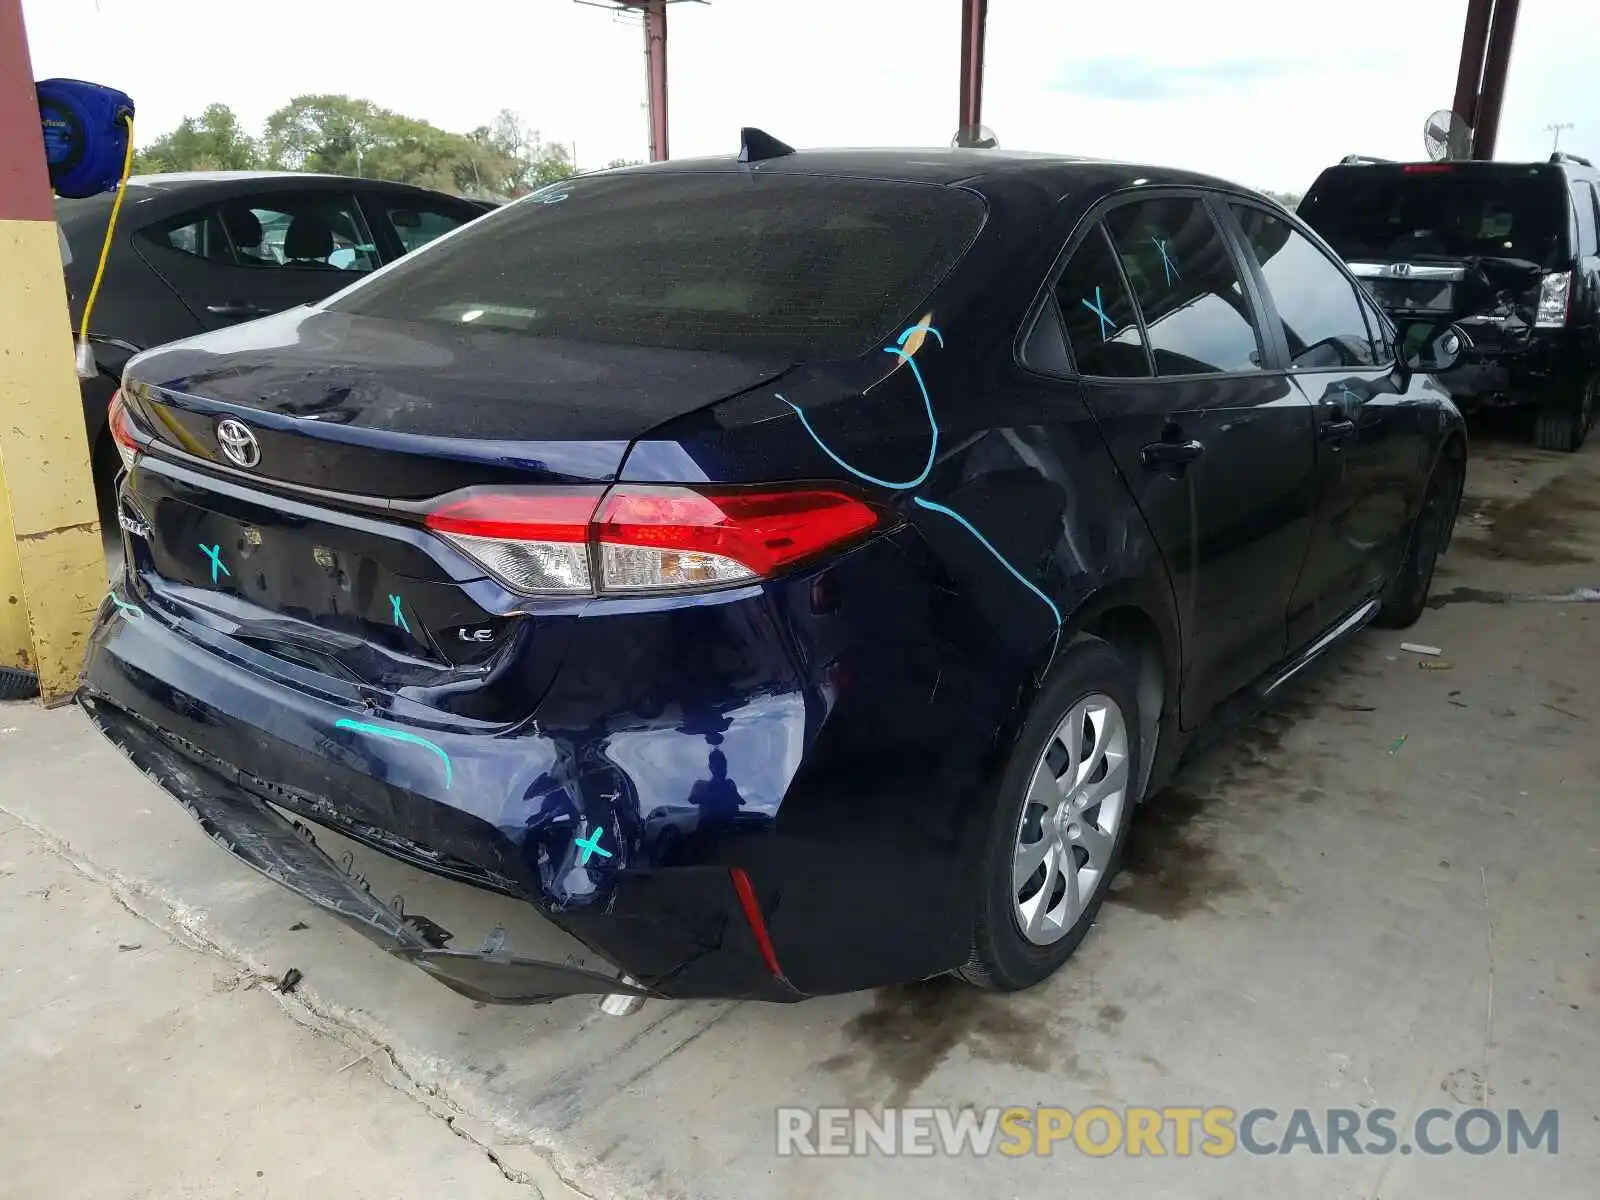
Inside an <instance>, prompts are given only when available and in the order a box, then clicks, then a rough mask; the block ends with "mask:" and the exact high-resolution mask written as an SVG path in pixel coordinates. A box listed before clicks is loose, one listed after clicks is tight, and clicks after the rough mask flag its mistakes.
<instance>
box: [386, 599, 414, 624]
mask: <svg viewBox="0 0 1600 1200" xmlns="http://www.w3.org/2000/svg"><path fill="white" fill-rule="evenodd" d="M389 607H390V608H392V609H394V623H395V624H396V625H398V626H400V628H401V629H403V630H405V631H406V632H407V633H410V632H411V626H409V625H407V624H406V615H405V613H403V612H401V611H400V597H399V596H395V595H391V596H390V597H389Z"/></svg>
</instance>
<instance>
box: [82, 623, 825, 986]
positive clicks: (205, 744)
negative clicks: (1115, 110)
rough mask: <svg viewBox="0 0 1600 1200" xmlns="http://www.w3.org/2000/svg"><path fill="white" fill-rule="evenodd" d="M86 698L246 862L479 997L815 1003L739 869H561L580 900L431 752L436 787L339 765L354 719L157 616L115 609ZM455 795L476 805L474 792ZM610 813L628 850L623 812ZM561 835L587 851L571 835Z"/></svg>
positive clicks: (101, 724)
mask: <svg viewBox="0 0 1600 1200" xmlns="http://www.w3.org/2000/svg"><path fill="white" fill-rule="evenodd" d="M123 604H124V606H127V604H126V602H123ZM179 679H181V680H182V682H183V688H182V690H180V689H179V688H178V687H177V686H175V684H174V682H173V681H174V680H179ZM79 703H80V704H81V706H82V707H83V708H84V710H85V711H86V712H87V713H88V715H89V716H90V718H91V720H92V721H93V722H94V724H95V725H96V727H97V728H98V729H99V730H100V731H101V732H102V733H103V734H104V735H105V736H106V737H107V738H108V739H109V740H110V741H111V742H112V743H113V744H115V745H116V746H117V747H118V748H119V749H121V750H122V751H123V752H124V753H125V754H126V755H127V756H128V757H129V758H131V759H132V760H133V761H134V763H135V764H136V765H137V766H139V767H140V768H141V769H142V770H143V771H144V772H145V773H146V774H147V775H149V776H150V777H151V778H152V779H153V780H154V781H155V782H157V783H158V784H160V785H161V786H162V787H163V788H164V789H165V790H166V791H167V792H169V793H170V794H171V795H172V796H173V797H174V798H175V799H177V800H178V801H179V802H180V803H181V804H183V806H184V807H185V808H186V809H187V810H188V811H189V813H190V814H191V815H192V816H194V817H195V818H196V819H197V820H198V821H199V822H200V824H201V825H202V827H203V828H204V829H205V830H206V832H207V833H208V834H209V835H210V836H211V837H212V838H213V839H214V840H215V841H216V842H217V843H218V844H219V845H220V846H222V847H223V848H224V849H225V850H227V851H228V852H229V853H230V854H232V855H233V856H234V857H236V858H238V859H240V860H241V861H242V862H244V863H246V864H247V865H249V866H251V867H253V868H254V869H255V870H257V871H259V872H261V873H262V874H264V875H266V876H267V877H268V878H269V879H272V880H273V881H274V882H276V883H278V884H280V885H282V886H284V887H286V888H288V889H289V890H291V891H293V892H295V893H297V894H298V895H300V896H303V897H304V898H305V899H307V900H309V901H310V902H311V903H312V904H314V905H316V906H317V907H318V908H320V909H322V910H323V911H325V912H327V913H328V914H329V915H331V916H334V917H337V918H338V919H339V920H340V921H341V922H343V923H344V924H347V925H349V926H350V927H351V928H353V929H355V930H357V931H359V932H360V933H362V934H363V935H364V936H366V937H367V938H369V939H371V940H372V941H374V942H376V943H377V944H378V945H379V946H381V947H382V948H383V949H384V950H386V951H388V952H389V953H391V954H394V955H395V956H397V957H399V958H401V959H404V960H405V961H407V962H410V963H412V964H413V965H415V966H417V967H418V968H420V969H422V970H423V971H426V972H427V973H429V974H430V975H432V976H434V977H435V978H436V979H437V980H438V981H439V982H441V983H443V984H445V985H446V986H448V987H450V988H452V989H454V990H455V991H458V992H460V993H462V994H464V995H467V996H470V997H472V998H473V999H475V1000H481V1001H485V1002H489V1003H535V1002H540V1001H545V1000H550V999H555V998H558V997H562V996H572V995H602V994H610V993H623V994H629V995H638V996H659V997H666V998H678V999H684V998H728V999H760V1000H775V1001H794V1000H798V999H801V998H803V995H804V993H803V992H801V991H800V990H798V989H797V988H795V987H794V986H793V985H792V984H791V983H790V982H789V980H788V979H787V978H786V977H785V976H784V975H783V974H782V973H781V972H780V971H778V970H774V966H775V959H773V958H772V956H771V951H770V943H766V942H765V940H764V935H765V917H764V915H763V912H764V910H766V909H767V907H768V905H769V904H770V903H771V901H770V900H768V899H766V898H765V897H764V896H762V897H758V896H757V895H756V894H755V889H754V887H753V886H752V883H751V879H750V877H749V876H748V875H746V873H745V872H744V871H743V870H741V869H739V868H737V867H734V866H732V865H731V864H728V863H726V862H721V863H718V862H707V863H701V864H687V865H683V866H675V867H670V868H648V867H647V868H642V869H630V868H626V867H623V868H618V867H614V866H611V865H610V864H609V863H606V864H601V863H600V860H599V859H597V860H596V863H595V864H594V866H595V867H597V868H598V870H595V869H591V870H589V871H577V870H574V869H573V868H574V867H575V866H576V865H577V862H578V860H577V859H576V858H574V857H572V856H571V855H570V854H569V855H568V856H567V858H566V860H565V862H564V863H562V864H557V869H559V871H560V878H561V879H562V880H563V881H564V882H567V883H568V884H569V887H568V891H569V892H570V893H571V894H572V895H571V899H568V900H566V901H564V902H563V901H562V900H560V899H559V898H557V897H552V896H551V895H550V894H549V893H548V892H546V891H545V890H543V889H541V887H540V886H539V884H540V876H539V875H538V874H537V873H536V872H535V871H534V870H533V869H532V867H533V866H536V865H538V862H539V861H540V858H541V857H542V860H543V861H544V862H548V861H549V850H548V848H547V847H548V843H545V844H541V845H539V846H535V845H532V844H531V843H524V844H523V845H521V846H518V845H517V844H515V843H513V842H511V841H510V840H509V839H508V838H506V837H505V836H504V834H503V832H502V830H501V829H500V828H498V827H497V826H496V825H494V824H492V823H490V822H486V821H484V820H483V819H481V818H480V817H476V816H474V815H472V814H471V813H469V812H466V811H464V810H463V809H461V808H458V807H454V806H452V805H450V804H447V803H444V802H443V801H440V800H437V799H434V798H433V797H432V796H430V795H429V793H428V792H427V790H426V786H427V784H428V782H429V781H428V778H427V776H426V774H425V772H426V771H428V770H429V769H430V768H431V763H430V762H429V757H430V756H428V755H416V756H413V757H414V758H415V759H417V760H420V762H419V766H420V768H421V770H420V771H419V772H418V775H419V776H420V778H421V781H420V782H413V781H412V780H411V779H410V778H408V777H406V776H405V775H403V774H402V771H404V770H408V769H410V767H411V762H410V761H409V760H408V761H404V762H402V761H398V760H396V761H394V762H390V761H387V760H372V759H356V758H354V757H353V756H351V755H348V754H347V755H345V756H344V760H343V761H342V760H341V758H340V756H339V755H338V754H337V753H336V751H337V749H338V747H337V746H335V745H332V744H331V743H330V741H329V739H328V738H327V737H326V734H325V733H322V732H319V731H325V730H327V729H330V728H333V727H334V725H335V723H336V720H337V718H338V716H339V715H340V713H341V711H347V710H341V709H340V708H339V707H337V706H335V705H332V704H330V703H329V702H328V701H327V700H326V699H324V698H322V697H319V696H317V695H314V694H312V693H310V692H307V691H304V690H299V689H294V688H285V687H281V686H278V685H276V684H275V683H274V681H272V680H270V679H265V678H263V677H262V676H261V675H260V674H259V673H257V672H255V671H252V670H250V669H249V668H248V667H246V666H245V664H243V663H240V662H236V661H232V660H231V659H229V658H228V657H226V656H224V655H222V654H218V653H217V652H216V651H215V649H214V648H212V647H210V646H206V645H201V644H199V643H198V642H196V641H195V640H193V639H191V638H189V637H186V636H184V635H183V633H181V632H180V631H179V630H177V629H175V628H172V627H170V626H168V625H167V624H166V622H165V621H163V620H161V619H160V618H159V617H158V615H157V614H155V613H153V612H152V613H145V614H143V615H141V616H140V617H137V618H133V617H127V618H125V617H122V616H120V615H119V609H118V607H116V602H115V601H113V602H108V604H107V605H106V607H105V608H104V609H103V610H102V613H101V617H100V620H99V622H98V623H97V625H96V628H95V630H94V633H93V634H92V635H91V637H90V644H89V651H88V655H87V658H86V661H85V668H84V677H83V683H82V686H81V687H80V690H79ZM434 736H435V737H436V738H437V739H438V742H439V744H440V745H441V746H442V747H444V748H446V749H448V751H449V752H450V757H451V759H453V760H454V761H455V763H456V764H457V770H458V771H459V772H461V773H462V774H464V775H466V776H467V778H468V779H469V780H470V779H474V778H477V779H486V778H489V777H488V776H487V775H486V773H485V772H486V771H487V769H488V767H489V766H496V765H500V764H507V769H511V768H513V767H514V768H515V769H516V770H519V771H526V770H530V769H535V768H530V767H529V765H528V764H529V763H530V762H533V763H535V764H536V768H537V769H539V770H546V768H545V767H543V766H542V765H537V764H538V759H537V752H538V751H539V750H540V744H539V743H538V742H536V741H535V740H533V739H531V738H530V739H526V740H524V741H522V742H519V743H517V744H516V745H515V746H507V745H506V744H505V743H498V744H497V743H495V742H494V741H493V740H492V739H484V738H480V737H472V736H469V735H455V736H450V735H445V734H442V733H435V735H434ZM485 743H487V745H485ZM406 749H409V747H406ZM475 754H476V755H477V756H478V757H477V758H476V759H475V758H474V757H473V756H474V755H475ZM405 784H411V786H404V785H405ZM435 786H437V785H436V784H435ZM454 794H455V795H457V796H460V797H461V798H462V799H461V802H466V801H468V800H470V796H468V795H467V794H466V789H464V788H463V789H461V790H460V791H459V792H457V793H454ZM608 817H609V821H608V824H609V827H610V829H611V830H612V831H613V836H615V831H616V830H617V829H618V825H617V824H614V823H612V822H615V821H616V819H617V818H616V815H615V814H608ZM557 832H560V833H561V836H562V837H563V838H564V839H565V840H567V841H570V840H571V838H572V837H574V836H575V833H574V831H573V830H572V829H571V828H570V827H569V828H567V829H566V830H565V831H564V832H562V831H557ZM612 844H613V845H615V843H612ZM619 856H620V855H619ZM600 871H603V872H604V874H603V875H601V874H600V873H599V872H600ZM595 879H598V881H599V883H601V884H603V886H594V884H593V882H592V881H593V880H595ZM576 884H582V885H585V889H586V890H580V889H579V888H578V887H577V886H575V885H576ZM741 885H743V886H742V887H741ZM386 896H387V897H393V899H390V900H385V899H383V898H382V897H386ZM752 914H754V915H752Z"/></svg>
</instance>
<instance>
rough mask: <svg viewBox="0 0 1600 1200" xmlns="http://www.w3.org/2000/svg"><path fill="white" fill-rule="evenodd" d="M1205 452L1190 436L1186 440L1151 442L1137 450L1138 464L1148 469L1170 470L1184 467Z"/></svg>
mask: <svg viewBox="0 0 1600 1200" xmlns="http://www.w3.org/2000/svg"><path fill="white" fill-rule="evenodd" d="M1205 452H1206V448H1205V447H1204V446H1203V445H1201V444H1200V443H1199V442H1197V441H1195V440H1194V439H1193V438H1190V439H1189V440H1188V441H1187V442H1151V443H1150V444H1149V445H1148V446H1146V447H1145V448H1144V449H1143V450H1140V451H1139V464H1140V466H1142V467H1144V468H1145V469H1146V470H1148V471H1170V470H1171V469H1172V468H1174V467H1185V466H1188V465H1189V464H1190V463H1192V462H1193V461H1194V460H1195V459H1197V458H1199V457H1200V456H1201V455H1202V454H1204V453H1205Z"/></svg>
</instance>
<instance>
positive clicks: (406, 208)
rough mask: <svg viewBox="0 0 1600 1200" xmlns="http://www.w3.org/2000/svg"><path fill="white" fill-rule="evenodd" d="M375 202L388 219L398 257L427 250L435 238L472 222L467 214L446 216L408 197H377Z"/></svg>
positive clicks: (434, 208)
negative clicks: (398, 245) (421, 248)
mask: <svg viewBox="0 0 1600 1200" xmlns="http://www.w3.org/2000/svg"><path fill="white" fill-rule="evenodd" d="M376 199H377V201H378V204H379V205H380V206H381V207H382V208H383V212H384V215H385V216H386V217H388V218H389V225H390V227H391V228H393V229H394V236H395V240H396V241H398V242H399V243H400V247H401V253H404V254H410V253H411V252H412V251H413V250H416V249H419V248H420V247H422V246H426V245H427V244H428V243H429V242H431V241H433V239H434V238H436V237H440V236H442V235H444V234H446V233H449V232H450V231H451V230H452V229H454V228H455V227H456V226H457V225H462V224H465V223H466V222H467V221H468V220H470V219H471V218H470V216H469V215H468V214H466V213H463V212H459V211H456V212H445V211H444V210H443V209H441V208H440V207H438V206H437V205H430V204H428V203H427V202H423V203H421V204H418V203H416V202H415V201H413V200H411V199H410V198H409V197H403V196H402V197H396V196H386V195H383V194H381V193H380V194H379V195H378V196H377V197H376Z"/></svg>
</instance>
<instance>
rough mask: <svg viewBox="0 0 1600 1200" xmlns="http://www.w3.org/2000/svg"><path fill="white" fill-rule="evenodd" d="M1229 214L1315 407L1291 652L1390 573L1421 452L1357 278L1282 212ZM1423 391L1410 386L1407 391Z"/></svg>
mask: <svg viewBox="0 0 1600 1200" xmlns="http://www.w3.org/2000/svg"><path fill="white" fill-rule="evenodd" d="M1228 209H1229V214H1230V216H1231V218H1232V219H1233V220H1234V221H1236V222H1237V225H1238V228H1239V229H1240V232H1241V234H1242V236H1243V240H1244V243H1245V245H1246V247H1247V248H1248V258H1249V261H1250V266H1251V268H1252V270H1253V271H1255V272H1257V273H1259V279H1260V283H1261V288H1262V291H1263V292H1264V294H1265V297H1266V299H1267V300H1268V301H1269V302H1270V304H1271V310H1272V314H1273V316H1272V320H1273V322H1274V325H1275V329H1274V333H1275V335H1278V336H1281V338H1282V340H1283V343H1284V346H1285V349H1286V352H1287V355H1288V365H1289V372H1290V376H1291V378H1292V379H1293V380H1294V383H1295V385H1296V386H1297V387H1298V388H1299V389H1300V390H1301V392H1302V393H1303V394H1304V395H1305V397H1306V398H1307V399H1308V400H1309V401H1310V402H1311V404H1312V407H1313V410H1314V420H1315V427H1316V450H1315V463H1316V480H1317V486H1316V496H1317V513H1316V520H1315V524H1314V526H1313V532H1312V537H1311V546H1310V550H1309V552H1308V554H1307V555H1306V562H1305V569H1304V570H1303V571H1302V572H1301V574H1300V579H1299V582H1298V584H1297V585H1296V587H1295V590H1294V596H1293V598H1292V600H1291V603H1290V612H1289V648H1290V649H1291V650H1294V649H1298V648H1299V647H1300V646H1303V645H1305V644H1306V643H1308V642H1309V641H1311V640H1312V638H1314V637H1315V636H1316V635H1317V634H1319V633H1321V632H1322V631H1323V630H1325V629H1327V628H1328V627H1329V626H1331V625H1332V624H1333V623H1334V622H1336V621H1337V620H1338V619H1339V618H1340V617H1342V616H1343V615H1345V614H1346V613H1347V612H1349V611H1350V610H1351V609H1352V608H1354V607H1355V606H1356V605H1358V604H1359V603H1360V602H1361V601H1363V600H1365V599H1367V598H1369V597H1370V596H1372V595H1373V594H1374V593H1375V592H1376V591H1377V590H1378V589H1379V587H1381V585H1382V583H1383V581H1384V579H1385V578H1386V577H1387V576H1388V574H1389V573H1390V572H1391V571H1392V570H1393V569H1394V566H1395V564H1396V562H1397V561H1398V559H1399V555H1400V550H1401V546H1402V543H1403V540H1404V538H1405V534H1406V531H1407V529H1408V527H1409V526H1408V522H1409V514H1410V513H1411V511H1413V508H1414V505H1415V503H1416V502H1417V500H1418V499H1419V497H1418V495H1417V492H1418V484H1419V481H1420V480H1421V479H1422V478H1423V474H1424V471H1425V468H1426V464H1425V463H1424V461H1423V454H1424V452H1425V450H1426V445H1427V443H1426V441H1425V437H1424V433H1423V431H1422V430H1421V429H1419V428H1417V427H1416V425H1415V421H1414V418H1415V413H1414V412H1412V411H1411V408H1410V403H1409V393H1408V392H1407V391H1404V390H1402V389H1401V388H1400V387H1399V385H1398V384H1397V382H1396V380H1395V377H1394V373H1393V362H1392V355H1391V353H1390V351H1389V348H1388V345H1387V338H1386V337H1385V336H1384V335H1385V332H1386V331H1385V330H1379V331H1378V332H1379V340H1378V341H1376V342H1375V341H1374V338H1373V334H1372V331H1371V330H1370V329H1369V322H1368V319H1367V314H1366V312H1365V311H1364V308H1363V298H1362V295H1361V291H1360V287H1359V285H1358V284H1357V283H1356V282H1355V280H1354V279H1352V278H1351V277H1350V276H1349V274H1347V273H1346V271H1345V270H1344V268H1343V267H1341V266H1339V265H1338V264H1337V263H1336V262H1335V261H1334V260H1333V259H1332V258H1331V257H1330V256H1329V255H1328V254H1327V253H1325V252H1324V251H1323V249H1322V248H1321V247H1320V246H1318V245H1317V244H1316V243H1315V242H1314V241H1312V240H1311V239H1310V238H1308V237H1306V236H1305V235H1304V234H1303V233H1301V232H1300V231H1299V230H1298V229H1296V228H1295V227H1294V226H1293V225H1292V224H1291V222H1290V221H1289V220H1287V219H1286V218H1285V217H1284V216H1282V215H1281V214H1276V213H1274V212H1272V211H1270V210H1269V209H1267V208H1265V207H1263V206H1260V205H1256V204H1252V203H1249V202H1246V201H1232V202H1230V203H1229V205H1228ZM1373 317H1374V318H1375V319H1376V317H1377V314H1373ZM1422 386H1424V384H1423V381H1422V380H1420V379H1414V380H1412V381H1411V387H1412V389H1413V390H1415V389H1417V388H1421V387H1422Z"/></svg>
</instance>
